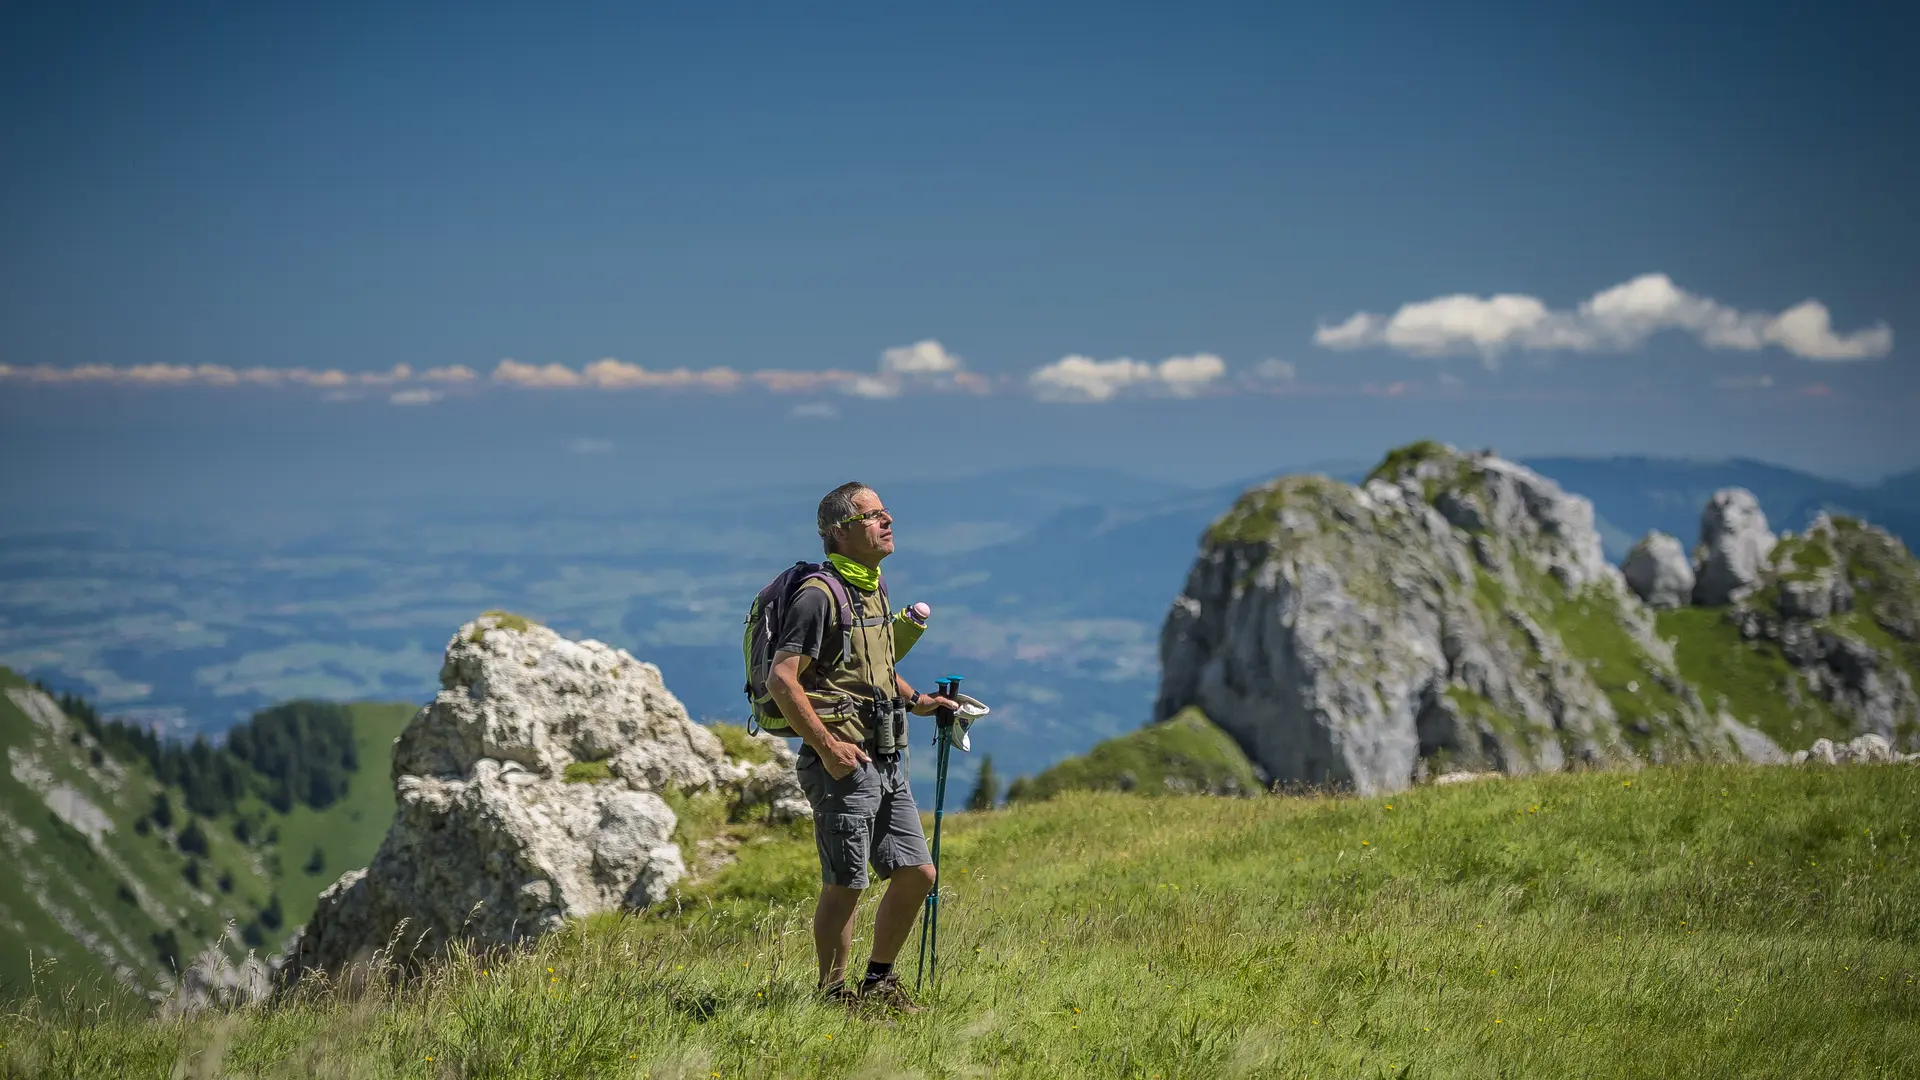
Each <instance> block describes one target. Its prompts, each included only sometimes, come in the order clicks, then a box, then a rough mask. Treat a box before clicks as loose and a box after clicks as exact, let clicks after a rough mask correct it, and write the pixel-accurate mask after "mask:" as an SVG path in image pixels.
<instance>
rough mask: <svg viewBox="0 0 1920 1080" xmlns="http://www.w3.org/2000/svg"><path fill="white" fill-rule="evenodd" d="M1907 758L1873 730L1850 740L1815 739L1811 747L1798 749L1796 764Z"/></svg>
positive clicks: (1883, 761)
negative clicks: (1837, 741) (1839, 741)
mask: <svg viewBox="0 0 1920 1080" xmlns="http://www.w3.org/2000/svg"><path fill="white" fill-rule="evenodd" d="M1904 760H1906V758H1905V756H1904V755H1902V754H1901V753H1900V752H1899V751H1897V750H1895V749H1894V748H1893V744H1892V743H1890V742H1888V741H1887V740H1886V739H1884V738H1882V737H1881V736H1879V735H1875V734H1873V733H1871V732H1869V733H1868V734H1865V735H1862V736H1860V737H1859V738H1857V739H1853V740H1850V741H1848V742H1841V743H1836V742H1834V741H1833V740H1832V739H1815V740H1814V743H1813V745H1812V746H1811V747H1809V748H1808V749H1805V750H1797V751H1795V752H1794V755H1793V763H1794V764H1795V765H1806V764H1814V765H1877V764H1887V763H1892V762H1897V761H1904Z"/></svg>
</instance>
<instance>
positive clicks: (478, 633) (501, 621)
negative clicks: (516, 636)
mask: <svg viewBox="0 0 1920 1080" xmlns="http://www.w3.org/2000/svg"><path fill="white" fill-rule="evenodd" d="M480 617H481V618H482V619H492V620H493V626H492V629H495V630H520V631H525V630H527V629H529V628H531V627H533V626H534V625H536V624H535V623H534V622H533V621H532V620H530V619H528V618H527V617H526V616H525V615H516V614H514V613H513V612H511V611H499V610H494V611H483V612H481V613H480ZM487 630H488V627H484V626H476V627H474V628H473V632H472V633H470V634H468V635H467V640H468V641H472V642H478V641H480V640H482V639H483V638H485V637H486V636H487Z"/></svg>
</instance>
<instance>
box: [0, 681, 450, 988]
mask: <svg viewBox="0 0 1920 1080" xmlns="http://www.w3.org/2000/svg"><path fill="white" fill-rule="evenodd" d="M82 708H84V706H82ZM348 712H349V715H350V717H351V722H352V730H353V735H354V737H355V740H356V743H357V750H358V756H359V760H360V761H361V762H364V763H367V768H365V769H363V770H362V772H364V773H365V782H361V783H350V782H348V783H344V785H343V786H345V788H346V791H345V793H344V794H343V795H339V796H338V797H337V798H336V800H335V801H333V802H331V803H330V804H329V805H327V806H326V807H325V809H323V810H318V811H316V810H313V809H311V808H310V807H309V806H307V805H306V804H305V803H293V804H291V806H290V809H289V810H288V811H286V812H282V811H280V810H277V809H275V808H274V806H273V805H271V803H272V801H273V800H272V799H271V798H263V797H262V796H261V795H260V794H258V793H257V792H252V791H247V792H245V793H243V794H241V795H240V796H239V797H238V798H236V799H232V800H229V801H230V802H231V806H230V808H227V809H225V810H223V811H222V812H219V813H213V814H201V813H195V812H193V809H192V808H193V807H194V806H195V805H197V804H199V805H204V802H203V800H204V799H205V798H207V797H209V796H207V794H206V792H204V791H202V792H200V793H199V794H198V795H189V793H188V790H187V789H186V788H183V787H182V786H181V783H180V782H178V781H176V782H175V783H172V784H163V783H161V782H160V781H159V780H158V779H156V776H155V773H154V769H153V767H152V765H151V764H150V762H149V761H148V760H147V759H146V758H145V757H143V756H142V755H141V754H140V753H138V752H136V748H133V747H131V745H130V744H128V743H127V742H125V741H124V739H122V740H120V741H117V742H116V741H115V739H114V736H116V735H123V734H124V732H116V731H107V732H104V733H105V734H107V735H108V740H107V741H106V742H103V741H102V740H101V739H100V738H98V737H96V736H95V735H94V734H93V733H92V732H91V731H90V730H89V728H88V725H87V724H86V723H84V722H82V720H80V719H79V718H77V717H76V716H70V715H67V714H66V713H64V712H62V711H61V710H59V709H58V708H54V707H51V701H50V699H47V698H45V697H44V696H41V695H39V694H38V693H37V692H35V691H34V689H33V687H32V686H31V685H30V684H29V683H28V682H27V681H26V680H24V679H22V678H21V677H19V676H18V675H17V674H15V673H14V672H11V671H8V670H6V669H4V668H0V743H4V744H5V746H6V752H7V758H8V766H9V768H8V770H7V772H6V773H5V774H4V775H0V844H3V845H4V847H5V849H6V856H7V859H8V861H9V863H10V864H11V866H12V867H13V868H16V869H17V873H11V874H6V875H0V922H3V923H4V925H5V927H6V929H7V933H5V934H4V935H0V997H16V996H19V995H21V994H24V993H30V992H32V991H33V990H34V989H35V988H36V987H39V988H42V989H46V988H57V987H65V986H76V985H88V986H93V987H96V988H101V989H104V988H106V987H118V988H121V989H124V990H127V991H130V992H133V993H134V994H136V995H140V996H144V995H146V994H150V993H152V992H155V991H161V990H164V989H165V988H166V987H167V986H168V984H169V983H170V981H171V975H172V973H173V972H174V971H176V970H177V968H178V967H179V966H181V965H184V964H185V963H187V962H190V961H191V959H192V958H193V956H194V955H196V954H197V953H198V952H200V951H201V950H202V949H204V948H205V947H206V946H207V945H208V944H209V943H211V942H214V941H216V940H218V941H223V942H224V947H225V948H226V950H227V951H228V952H229V953H230V954H232V955H234V956H243V955H245V954H246V952H247V951H249V949H257V950H259V951H261V952H272V951H276V950H277V948H278V946H279V944H280V942H281V941H282V940H283V939H284V938H285V936H286V935H287V934H289V933H291V932H292V931H293V930H294V929H296V928H298V927H299V926H300V925H301V923H302V922H303V921H304V920H305V918H306V916H307V914H308V913H310V912H311V910H312V907H313V900H314V896H315V894H316V893H317V892H318V891H319V890H320V889H322V888H324V887H325V886H326V885H327V884H330V883H331V882H332V881H333V879H334V877H337V876H338V874H339V872H340V869H342V868H344V867H346V866H350V865H351V866H358V865H363V864H364V863H365V862H366V860H367V858H368V857H369V856H371V855H372V853H373V851H374V849H375V848H376V847H377V846H378V845H379V841H380V837H381V836H383V835H384V834H385V831H386V826H387V824H388V822H390V821H391V819H392V814H393V791H392V786H391V784H389V783H388V782H387V777H386V768H385V763H386V761H387V756H388V747H389V746H390V744H391V742H392V740H393V737H394V736H395V735H396V734H398V732H399V729H400V727H401V726H402V725H404V723H405V721H406V718H407V717H408V716H409V715H410V714H411V712H412V707H411V706H406V705H355V706H350V707H349V708H348ZM89 716H90V714H89ZM222 776H226V777H227V778H228V780H229V781H230V779H231V774H229V773H223V772H222V771H220V770H216V769H207V770H205V771H204V772H203V773H202V774H199V779H197V780H196V781H195V782H196V783H197V782H200V780H204V779H205V778H206V777H214V778H216V779H215V780H212V781H207V782H208V783H214V784H215V786H216V787H217V784H218V778H220V777H222ZM243 819H244V821H245V825H244V826H240V823H241V822H242V820H243ZM237 826H239V827H237ZM316 844H319V845H322V846H323V847H324V848H325V849H327V850H328V852H329V857H328V859H327V860H326V862H327V869H326V870H325V871H323V873H322V874H321V875H307V874H305V873H304V872H303V867H304V865H305V861H306V859H307V857H308V855H309V854H310V853H311V850H312V848H313V846H314V845H316ZM293 852H297V855H296V854H293ZM323 878H324V880H323Z"/></svg>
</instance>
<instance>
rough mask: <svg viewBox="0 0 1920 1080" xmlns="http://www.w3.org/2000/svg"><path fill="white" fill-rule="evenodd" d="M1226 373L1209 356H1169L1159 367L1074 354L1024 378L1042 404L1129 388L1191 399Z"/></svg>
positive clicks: (1103, 397) (1105, 396)
mask: <svg viewBox="0 0 1920 1080" xmlns="http://www.w3.org/2000/svg"><path fill="white" fill-rule="evenodd" d="M1226 373H1227V365H1226V362H1225V361H1223V360H1221V359H1220V358H1219V357H1217V356H1214V355H1213V354H1211V353H1199V354H1196V355H1194V356H1174V357H1169V358H1167V359H1165V360H1162V361H1160V363H1158V364H1149V363H1145V362H1143V361H1140V360H1132V359H1129V358H1127V357H1120V358H1119V359H1116V360H1095V359H1093V358H1092V357H1088V356H1079V355H1074V356H1066V357H1062V358H1061V359H1059V360H1056V361H1054V362H1053V363H1051V364H1048V365H1046V366H1045V367H1041V368H1038V369H1036V370H1035V371H1034V372H1033V373H1032V374H1030V375H1028V376H1027V385H1028V387H1029V388H1031V389H1032V391H1033V393H1034V395H1035V396H1036V397H1038V398H1040V399H1041V400H1042V401H1110V400H1112V399H1113V398H1114V397H1115V396H1117V395H1119V394H1120V393H1121V392H1122V391H1124V390H1127V389H1130V388H1139V389H1142V390H1149V391H1158V392H1161V393H1168V394H1173V395H1175V396H1177V397H1191V396H1192V395H1194V394H1197V393H1199V392H1200V391H1201V390H1202V389H1204V388H1205V387H1206V386H1207V385H1208V384H1209V383H1212V382H1213V381H1214V380H1216V379H1218V378H1220V377H1221V376H1222V375H1225V374H1226Z"/></svg>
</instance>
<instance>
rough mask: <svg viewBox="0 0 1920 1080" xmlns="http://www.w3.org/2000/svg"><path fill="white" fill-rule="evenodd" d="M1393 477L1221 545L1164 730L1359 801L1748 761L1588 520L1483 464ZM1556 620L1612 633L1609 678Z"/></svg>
mask: <svg viewBox="0 0 1920 1080" xmlns="http://www.w3.org/2000/svg"><path fill="white" fill-rule="evenodd" d="M1389 464H1390V465H1397V467H1393V468H1390V469H1389V468H1385V467H1383V470H1381V472H1382V473H1384V475H1377V476H1376V478H1375V479H1373V480H1371V481H1370V482H1369V483H1368V484H1367V485H1366V486H1365V487H1363V488H1355V487H1351V486H1348V485H1346V484H1341V483H1337V482H1334V481H1331V480H1328V479H1325V478H1323V477H1310V476H1296V477H1286V478H1283V479H1281V480H1278V481H1275V482H1273V483H1271V484H1267V485H1264V486H1262V487H1260V488H1256V489H1254V490H1252V491H1250V492H1248V493H1247V494H1246V495H1245V496H1243V497H1242V498H1241V500H1240V501H1239V502H1238V503H1237V504H1236V505H1235V507H1234V508H1233V510H1231V511H1229V513H1228V514H1227V515H1226V516H1225V517H1223V518H1222V519H1221V520H1220V521H1219V522H1216V523H1215V525H1214V527H1213V528H1212V529H1211V530H1210V531H1209V533H1208V535H1207V537H1206V539H1205V540H1204V541H1203V543H1202V548H1201V552H1200V556H1199V558H1198V560H1197V561H1196V562H1195V564H1194V566H1193V569H1192V571H1191V573H1190V574H1189V575H1188V578H1187V584H1186V588H1185V590H1184V592H1183V593H1182V595H1181V596H1180V597H1179V598H1178V599H1176V600H1175V601H1174V604H1173V608H1172V611H1171V612H1170V614H1169V615H1168V618H1167V622H1166V625H1165V627H1164V628H1163V631H1162V634H1161V641H1160V652H1161V662H1162V671H1163V675H1162V684H1161V691H1160V696H1159V699H1158V701H1157V702H1156V705H1155V715H1156V716H1157V717H1158V718H1160V719H1165V718H1167V717H1170V716H1172V715H1173V714H1174V713H1176V712H1178V711H1179V710H1180V709H1181V708H1183V707H1185V706H1188V705H1197V706H1199V707H1200V709H1201V710H1202V711H1203V712H1205V713H1206V715H1207V716H1208V717H1209V718H1210V719H1212V720H1213V721H1214V723H1216V724H1218V725H1219V726H1220V727H1221V728H1223V729H1224V730H1226V731H1227V732H1228V733H1229V734H1231V735H1232V736H1233V737H1234V738H1235V740H1236V741H1238V742H1239V743H1240V745H1241V746H1242V748H1244V749H1245V750H1246V751H1247V753H1248V756H1249V757H1251V758H1253V760H1254V761H1255V762H1256V763H1257V764H1258V765H1259V766H1260V767H1261V768H1263V769H1264V770H1266V772H1267V773H1268V775H1270V776H1272V777H1274V778H1275V779H1277V780H1295V781H1305V782H1308V783H1327V782H1331V783H1336V784H1346V783H1350V784H1352V785H1353V786H1354V787H1355V788H1356V789H1358V790H1360V791H1362V792H1380V791H1392V790H1396V789H1398V788H1403V787H1405V786H1407V785H1408V784H1410V783H1413V782H1414V781H1415V780H1416V779H1419V778H1422V777H1440V776H1445V775H1449V774H1454V773H1478V772H1485V771H1489V770H1493V771H1499V772H1505V773H1525V772H1534V771H1552V770H1559V769H1563V768H1567V767H1570V766H1573V765H1576V764H1579V765H1606V764H1629V763H1632V762H1635V761H1639V760H1644V759H1649V758H1650V759H1652V760H1667V759H1671V758H1680V757H1698V756H1732V755H1734V754H1735V753H1737V748H1736V747H1735V746H1734V744H1733V740H1732V739H1731V738H1730V737H1729V736H1728V735H1727V734H1726V733H1725V732H1724V731H1722V730H1721V728H1720V727H1719V726H1718V725H1717V724H1716V723H1714V722H1713V721H1711V720H1709V719H1708V718H1707V717H1706V716H1705V714H1704V712H1703V711H1702V710H1701V708H1700V705H1699V702H1698V699H1697V697H1696V696H1694V695H1693V694H1692V693H1691V691H1689V690H1688V689H1687V688H1686V687H1685V686H1684V684H1682V683H1681V682H1680V680H1679V679H1678V677H1677V676H1676V675H1675V673H1674V670H1673V659H1672V655H1671V652H1670V649H1669V647H1668V646H1667V645H1666V643H1665V642H1663V641H1662V640H1660V638H1659V637H1658V636H1657V635H1656V634H1655V633H1654V632H1653V625H1652V619H1651V615H1650V613H1649V612H1648V610H1647V608H1646V607H1645V606H1644V605H1642V604H1641V603H1640V602H1639V601H1638V600H1637V599H1635V598H1634V597H1633V596H1632V595H1631V594H1630V593H1628V591H1627V589H1626V586H1625V583H1624V581H1623V579H1622V577H1621V574H1620V572H1619V571H1618V570H1616V569H1614V567H1613V566H1611V565H1610V564H1608V563H1607V561H1606V559H1605V557H1604V556H1603V554H1602V549H1601V542H1600V537H1599V534H1598V533H1597V532H1596V531H1595V529H1594V526H1593V508H1592V505H1591V504H1590V503H1588V502H1587V501H1586V500H1585V499H1581V498H1578V497H1575V496H1571V495H1568V494H1566V493H1564V492H1562V491H1561V490H1560V488H1559V487H1558V486H1557V485H1555V484H1554V483H1553V482H1552V481H1550V480H1547V479H1546V478H1544V477H1541V476H1539V475H1537V474H1535V473H1533V472H1531V471H1530V470H1527V469H1525V468H1523V467H1521V466H1518V465H1515V464H1512V463H1510V462H1507V461H1503V460H1501V459H1499V458H1496V457H1493V456H1491V455H1473V456H1466V455H1461V454H1459V453H1457V452H1455V451H1453V450H1452V449H1451V448H1445V447H1434V446H1427V447H1425V448H1424V449H1423V450H1421V453H1420V455H1419V456H1417V457H1416V458H1415V459H1414V460H1402V461H1399V462H1397V463H1396V462H1395V461H1394V459H1389ZM1562 604H1566V605H1573V607H1574V609H1577V610H1579V611H1581V612H1583V613H1594V612H1598V613H1600V614H1602V615H1610V616H1611V621H1610V622H1609V623H1608V624H1607V625H1610V626H1613V627H1614V629H1613V630H1611V631H1608V634H1609V636H1608V638H1607V640H1606V642H1605V643H1604V645H1605V656H1604V657H1603V656H1601V655H1600V654H1599V653H1597V652H1595V651H1594V650H1593V648H1591V647H1590V646H1591V643H1589V642H1587V641H1584V640H1582V641H1578V642H1570V641H1569V640H1567V639H1564V638H1563V637H1562V636H1561V635H1560V633H1559V632H1558V631H1557V630H1556V625H1557V623H1558V621H1559V619H1560V617H1561V616H1562V614H1564V611H1565V609H1563V608H1562V607H1560V606H1559V605H1562ZM1603 683H1604V685H1603Z"/></svg>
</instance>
